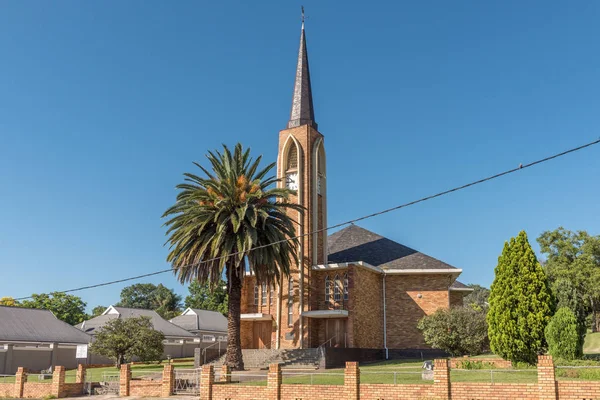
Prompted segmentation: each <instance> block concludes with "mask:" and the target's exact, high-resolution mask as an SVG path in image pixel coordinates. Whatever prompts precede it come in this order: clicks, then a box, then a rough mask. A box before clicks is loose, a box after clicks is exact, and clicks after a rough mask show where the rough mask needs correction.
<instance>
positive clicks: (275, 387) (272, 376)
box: [267, 364, 281, 400]
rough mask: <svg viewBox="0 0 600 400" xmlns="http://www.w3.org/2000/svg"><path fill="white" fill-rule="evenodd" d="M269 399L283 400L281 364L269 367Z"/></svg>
mask: <svg viewBox="0 0 600 400" xmlns="http://www.w3.org/2000/svg"><path fill="white" fill-rule="evenodd" d="M267 399H268V400H280V399H281V367H280V366H279V364H271V365H269V372H268V374H267Z"/></svg>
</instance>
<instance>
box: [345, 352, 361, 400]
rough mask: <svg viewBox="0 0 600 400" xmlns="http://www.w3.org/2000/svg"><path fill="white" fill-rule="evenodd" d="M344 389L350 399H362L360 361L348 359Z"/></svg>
mask: <svg viewBox="0 0 600 400" xmlns="http://www.w3.org/2000/svg"><path fill="white" fill-rule="evenodd" d="M344 389H345V391H346V398H347V399H349V400H358V399H360V369H359V368H358V362H356V361H347V362H346V369H345V370H344Z"/></svg>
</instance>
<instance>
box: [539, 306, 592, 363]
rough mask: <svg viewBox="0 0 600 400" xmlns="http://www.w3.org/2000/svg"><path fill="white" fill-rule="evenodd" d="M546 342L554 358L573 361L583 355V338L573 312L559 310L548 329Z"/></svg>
mask: <svg viewBox="0 0 600 400" xmlns="http://www.w3.org/2000/svg"><path fill="white" fill-rule="evenodd" d="M546 341H547V342H548V352H549V353H550V354H552V356H553V357H556V358H564V359H566V360H573V359H576V358H580V357H581V356H582V355H583V338H582V336H581V335H580V334H579V325H578V321H577V317H576V316H575V314H574V313H573V311H571V310H570V309H569V308H567V307H562V308H559V309H558V311H557V312H556V314H554V316H553V317H552V319H551V320H550V323H549V324H548V326H547V327H546Z"/></svg>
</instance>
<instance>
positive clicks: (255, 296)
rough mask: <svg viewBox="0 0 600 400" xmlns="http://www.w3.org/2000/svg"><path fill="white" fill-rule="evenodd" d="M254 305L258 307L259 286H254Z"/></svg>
mask: <svg viewBox="0 0 600 400" xmlns="http://www.w3.org/2000/svg"><path fill="white" fill-rule="evenodd" d="M254 305H255V306H257V305H258V285H254Z"/></svg>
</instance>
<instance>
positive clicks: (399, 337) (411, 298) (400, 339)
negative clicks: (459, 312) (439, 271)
mask: <svg viewBox="0 0 600 400" xmlns="http://www.w3.org/2000/svg"><path fill="white" fill-rule="evenodd" d="M385 279H386V281H385V287H386V310H387V347H388V348H390V349H394V348H396V349H411V348H412V349H416V348H424V349H425V348H428V347H429V346H427V345H426V344H425V342H424V340H423V335H422V334H421V332H420V331H419V330H418V329H417V323H418V322H419V320H420V319H421V318H423V317H424V316H426V315H431V314H433V313H434V312H435V311H436V310H437V309H440V308H448V306H449V303H450V301H449V294H448V287H449V286H450V281H451V278H450V276H448V275H387V276H386V278H385ZM419 295H421V297H419Z"/></svg>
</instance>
